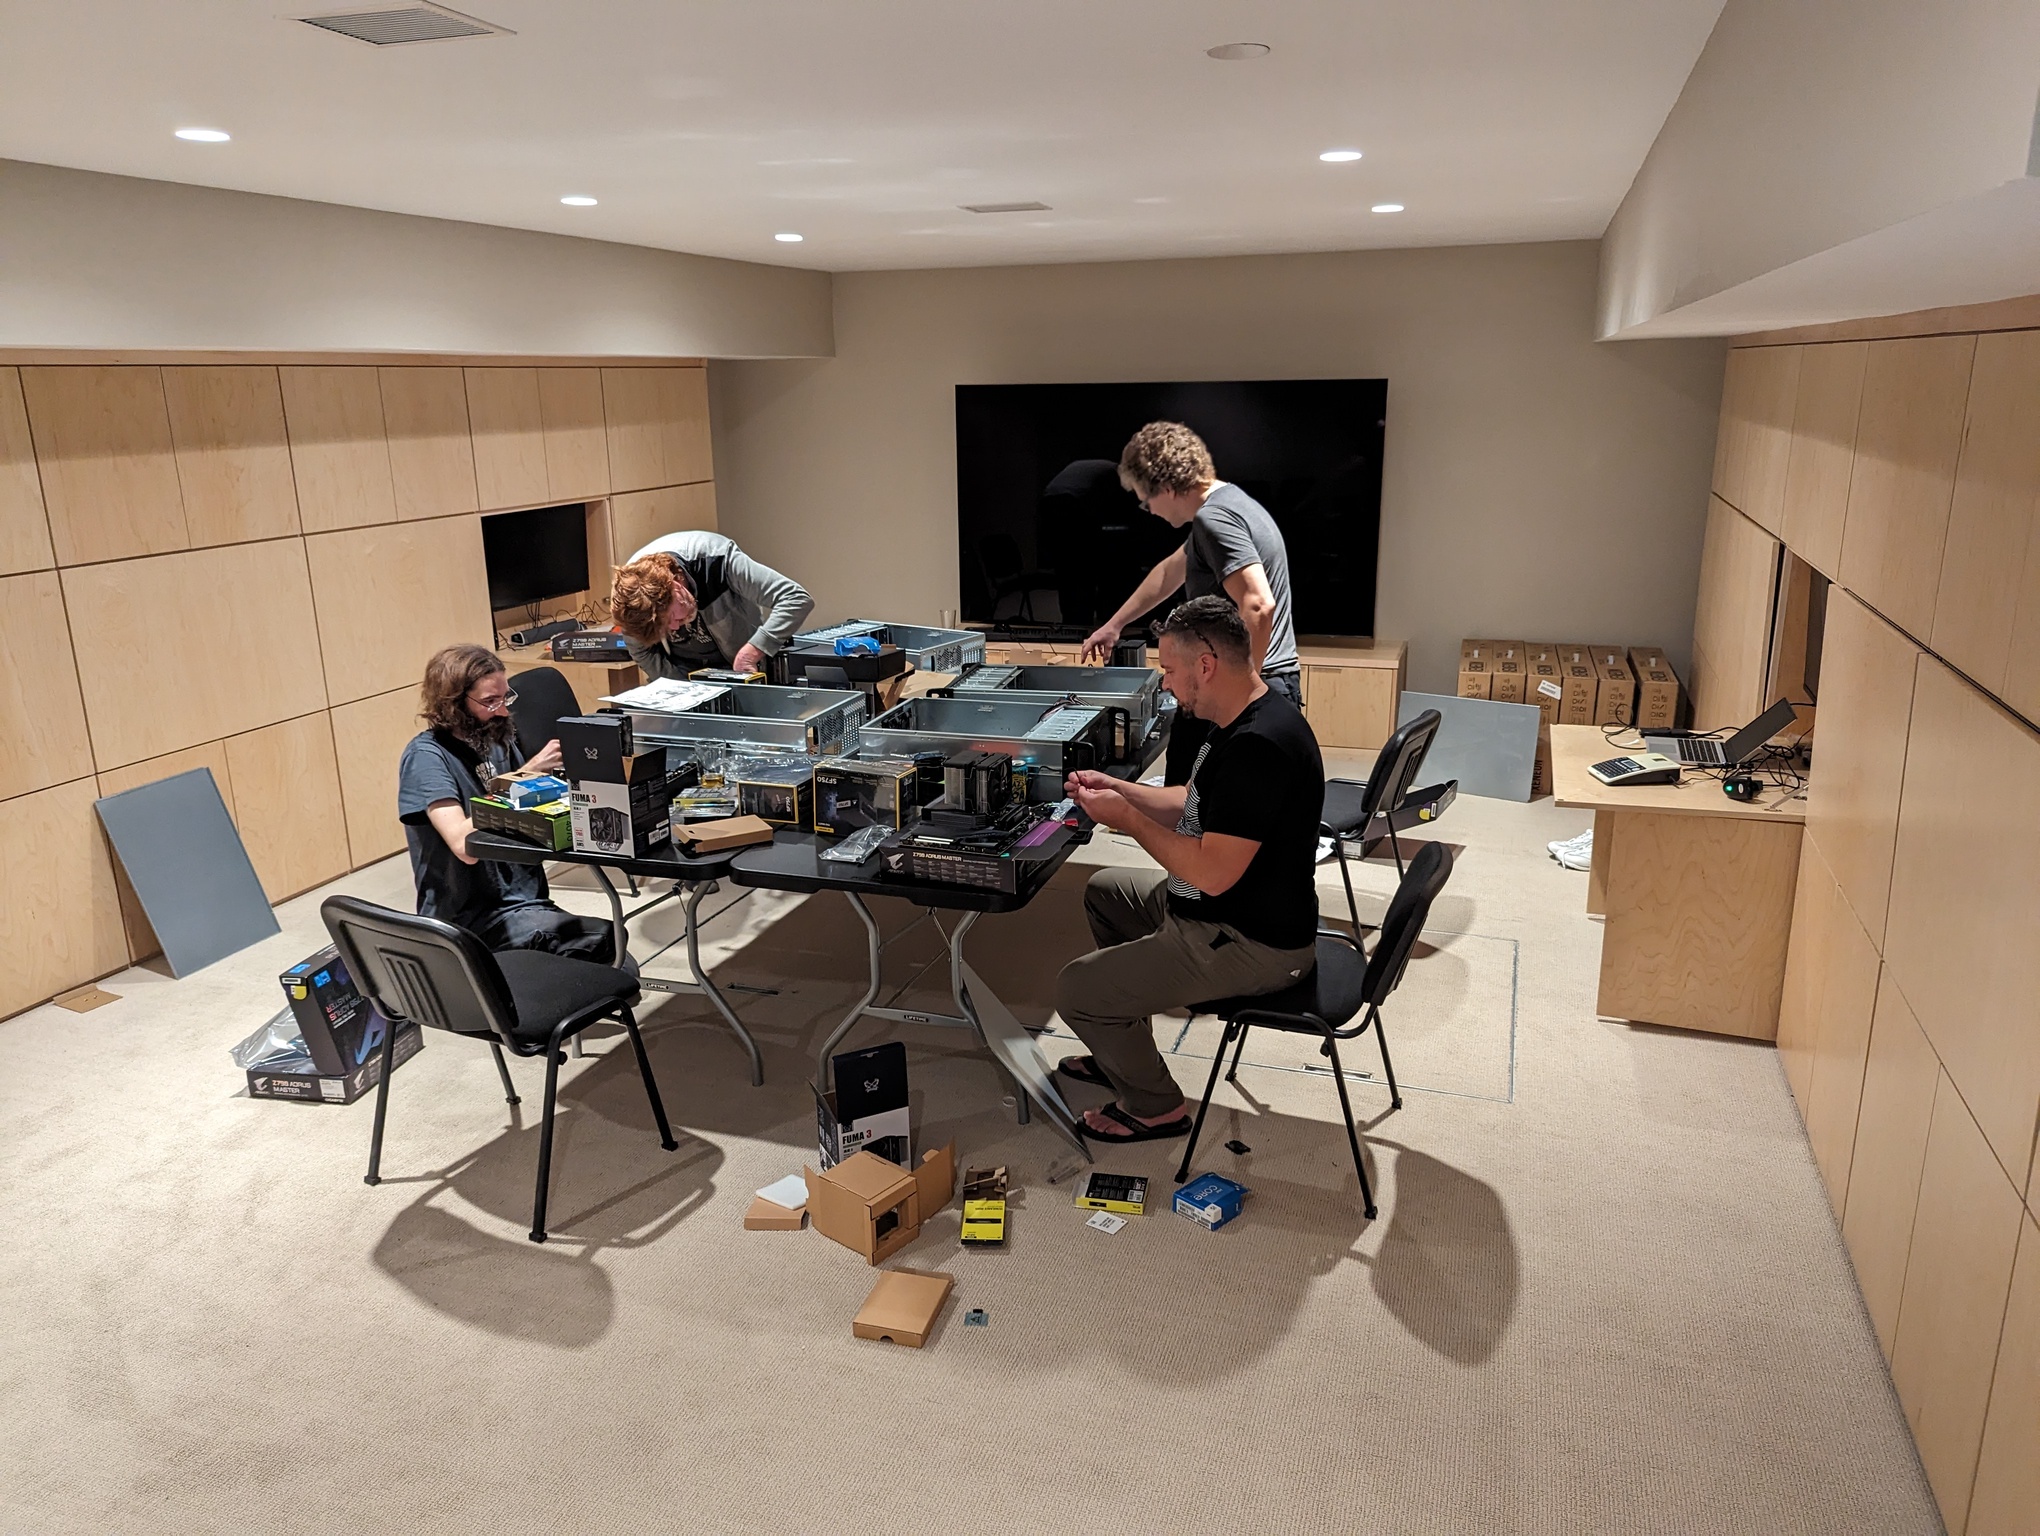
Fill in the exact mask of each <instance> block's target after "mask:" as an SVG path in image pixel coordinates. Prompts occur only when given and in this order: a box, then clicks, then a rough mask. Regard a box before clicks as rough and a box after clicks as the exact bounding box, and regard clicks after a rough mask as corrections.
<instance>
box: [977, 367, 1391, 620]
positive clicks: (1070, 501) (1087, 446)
mask: <svg viewBox="0 0 2040 1536" xmlns="http://www.w3.org/2000/svg"><path fill="white" fill-rule="evenodd" d="M1387 408H1388V381H1387V380H1386V379H1274V380H1258V381H1251V382H1240V383H1229V384H1211V383H1204V384H959V385H958V386H957V387H956V524H957V544H958V557H959V563H960V565H961V570H960V572H959V575H960V577H961V583H960V587H961V592H962V598H963V617H964V619H965V621H966V622H969V623H977V624H988V625H991V626H993V627H994V628H997V629H1001V630H1011V631H1031V630H1041V631H1044V632H1047V633H1051V634H1059V635H1071V634H1087V633H1089V632H1090V631H1091V630H1092V629H1095V628H1096V627H1097V626H1098V625H1099V624H1101V623H1103V622H1104V621H1105V620H1106V619H1109V618H1110V617H1111V616H1112V614H1113V611H1114V610H1115V609H1117V608H1118V606H1119V605H1120V604H1121V603H1122V602H1124V601H1125V600H1126V598H1127V597H1128V596H1130V595H1131V594H1132V592H1133V590H1134V588H1135V587H1137V586H1139V585H1140V581H1141V578H1142V577H1143V576H1145V575H1146V574H1147V573H1148V571H1149V570H1150V569H1151V568H1152V567H1153V566H1154V565H1155V563H1156V562H1157V561H1159V560H1161V559H1163V558H1164V557H1165V556H1167V555H1168V554H1169V553H1170V552H1172V551H1173V550H1174V549H1175V548H1176V547H1177V546H1178V545H1179V544H1181V543H1182V541H1183V538H1184V532H1183V530H1180V529H1176V528H1171V527H1170V526H1169V525H1168V524H1167V523H1165V522H1163V521H1162V520H1161V519H1160V518H1159V517H1156V516H1154V515H1153V514H1151V513H1146V512H1143V511H1141V510H1140V504H1139V503H1138V502H1137V501H1135V500H1134V498H1133V496H1132V495H1131V494H1130V493H1129V492H1127V491H1126V490H1124V489H1122V488H1121V486H1120V484H1119V476H1118V466H1119V455H1120V451H1121V450H1122V449H1124V448H1125V446H1126V442H1127V439H1128V438H1130V437H1132V436H1133V434H1134V433H1135V432H1136V431H1137V430H1139V429H1140V428H1141V427H1142V426H1144V425H1145V424H1146V423H1148V422H1150V421H1180V422H1184V423H1186V424H1187V425H1188V426H1190V427H1191V428H1192V429H1193V430H1195V431H1196V432H1197V434H1198V435H1199V436H1200V437H1202V438H1203V439H1204V441H1205V442H1206V444H1208V445H1209V446H1210V449H1211V457H1212V461H1213V463H1214V465H1215V466H1216V468H1217V471H1218V477H1219V478H1220V479H1221V480H1228V481H1231V482H1232V483H1233V484H1235V485H1237V486H1239V487H1240V488H1241V489H1242V490H1244V491H1246V493H1247V494H1248V495H1250V496H1252V497H1253V498H1254V499H1255V500H1256V501H1258V502H1260V503H1261V505H1262V506H1264V507H1266V508H1267V509H1268V511H1269V512H1270V513H1271V514H1272V515H1273V516H1274V519H1275V522H1276V525H1277V526H1278V527H1279V528H1280V529H1281V530H1282V537H1283V540H1284V542H1285V543H1286V544H1287V546H1288V550H1289V577H1290V586H1291V601H1292V607H1293V612H1294V618H1295V624H1296V632H1297V633H1298V634H1304V635H1372V634H1373V633H1374V575H1375V559H1376V555H1377V550H1378V546H1379V542H1380V531H1381V447H1382V433H1383V426H1384V423H1385V421H1386V419H1387ZM1128 634H1129V637H1132V635H1133V634H1134V631H1133V630H1132V629H1131V628H1129V631H1128Z"/></svg>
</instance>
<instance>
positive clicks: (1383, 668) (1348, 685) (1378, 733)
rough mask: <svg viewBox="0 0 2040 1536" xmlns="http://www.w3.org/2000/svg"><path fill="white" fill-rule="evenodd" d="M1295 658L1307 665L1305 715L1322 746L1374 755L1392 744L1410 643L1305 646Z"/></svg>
mask: <svg viewBox="0 0 2040 1536" xmlns="http://www.w3.org/2000/svg"><path fill="white" fill-rule="evenodd" d="M1297 659H1298V660H1299V661H1301V662H1302V663H1303V716H1304V718H1305V719H1306V720H1308V721H1309V722H1310V728H1311V730H1312V731H1313V732H1315V733H1316V735H1317V739H1318V745H1319V746H1321V747H1331V748H1334V749H1337V750H1343V751H1349V752H1372V751H1374V750H1375V749H1376V748H1377V747H1379V746H1380V745H1381V744H1382V743H1383V742H1384V741H1386V740H1388V738H1389V736H1390V734H1391V733H1392V732H1393V731H1394V730H1395V714H1396V709H1397V707H1398V706H1399V705H1400V704H1401V703H1402V691H1403V672H1404V668H1405V667H1406V666H1407V664H1408V659H1409V646H1408V644H1407V643H1405V642H1404V641H1401V640H1393V641H1389V640H1384V641H1380V642H1377V643H1376V644H1374V645H1371V646H1335V645H1305V646H1299V647H1297Z"/></svg>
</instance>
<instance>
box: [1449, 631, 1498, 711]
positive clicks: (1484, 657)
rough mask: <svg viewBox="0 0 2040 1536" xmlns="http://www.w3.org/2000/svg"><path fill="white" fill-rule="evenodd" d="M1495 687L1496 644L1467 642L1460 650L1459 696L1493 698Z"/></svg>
mask: <svg viewBox="0 0 2040 1536" xmlns="http://www.w3.org/2000/svg"><path fill="white" fill-rule="evenodd" d="M1502 643H1503V644H1507V643H1508V642H1506V641H1504V642H1502ZM1494 686H1495V645H1494V642H1492V641H1473V640H1469V641H1467V642H1465V643H1464V644H1463V645H1461V647H1460V649H1459V696H1460V697H1461V698H1462V699H1486V698H1492V697H1493V696H1494Z"/></svg>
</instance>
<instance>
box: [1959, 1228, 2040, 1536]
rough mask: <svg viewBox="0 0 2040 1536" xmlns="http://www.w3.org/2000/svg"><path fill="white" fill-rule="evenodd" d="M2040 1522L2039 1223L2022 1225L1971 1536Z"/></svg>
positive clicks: (2023, 1530)
mask: <svg viewBox="0 0 2040 1536" xmlns="http://www.w3.org/2000/svg"><path fill="white" fill-rule="evenodd" d="M2036 1515H2040V1223H2036V1222H2035V1221H2034V1220H2033V1217H2032V1215H2031V1214H2030V1213H2028V1214H2027V1216H2026V1218H2025V1220H2024V1221H2023V1222H2021V1223H2020V1228H2019V1256H2018V1259H2017V1260H2016V1261H2015V1262H2014V1264H2013V1266H2012V1290H2011V1299H2010V1301H2009V1303H2008V1304H2007V1305H2006V1308H2005V1327H2004V1334H2003V1336H2002V1337H2001V1338H2000V1339H1999V1341H1998V1355H1997V1368H1996V1370H1995V1371H1994V1372H1993V1373H1992V1376H1991V1387H1990V1412H1989V1414H1988V1415H1987V1416H1986V1418H1985V1419H1984V1425H1983V1448H1982V1452H1981V1454H1980V1455H1979V1457H1978V1459H1977V1466H1976V1489H1975V1492H1974V1494H1973V1495H1972V1496H1971V1498H1970V1502H1969V1525H1968V1529H1967V1531H1966V1532H1965V1536H2029V1533H2030V1532H2031V1531H2032V1530H2033V1528H2034V1525H2035V1523H2036V1519H2035V1517H2036Z"/></svg>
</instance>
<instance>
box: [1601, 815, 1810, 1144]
mask: <svg viewBox="0 0 2040 1536" xmlns="http://www.w3.org/2000/svg"><path fill="white" fill-rule="evenodd" d="M1595 819H1596V821H1597V822H1598V821H1599V820H1601V818H1600V817H1599V816H1597V817H1596V818H1595ZM1608 819H1610V820H1612V819H1613V818H1612V817H1610V818H1608ZM1596 831H1597V832H1598V831H1599V827H1598V826H1597V827H1596ZM1597 841H1598V839H1597ZM1603 852H1606V850H1605V849H1604V850H1603ZM1841 896H1842V892H1841V887H1839V886H1838V885H1836V884H1835V877H1834V875H1833V874H1832V873H1831V872H1830V871H1829V869H1828V867H1827V862H1826V860H1824V859H1822V858H1821V856H1820V850H1819V849H1817V848H1816V847H1814V845H1813V840H1812V839H1811V838H1806V839H1803V840H1802V841H1801V843H1800V848H1799V883H1798V885H1797V886H1796V888H1795V889H1794V890H1793V892H1792V937H1791V939H1790V941H1789V942H1788V943H1787V945H1786V949H1785V988H1784V991H1783V992H1782V993H1780V994H1779V998H1778V1040H1777V1045H1778V1065H1779V1066H1780V1067H1782V1068H1784V1071H1785V1082H1786V1085H1787V1086H1788V1087H1789V1088H1791V1090H1792V1101H1793V1102H1794V1103H1795V1104H1797V1105H1798V1106H1799V1118H1800V1119H1801V1120H1802V1121H1804V1120H1805V1119H1806V1118H1807V1116H1808V1114H1809V1113H1810V1112H1811V1111H1810V1107H1809V1106H1810V1105H1811V1104H1812V1101H1813V1053H1814V1050H1815V1048H1816V1047H1817V1046H1818V1045H1819V1043H1820V1004H1821V990H1822V987H1823V986H1824V985H1825V983H1826V980H1827V971H1826V965H1827V951H1828V942H1827V936H1828V933H1829V931H1830V929H1831V928H1832V927H1833V924H1834V907H1835V904H1836V903H1837V902H1838V901H1840V900H1841ZM1600 907H1601V911H1602V913H1603V914H1604V915H1605V913H1606V910H1607V898H1606V893H1605V892H1604V893H1603V896H1602V900H1601V902H1600ZM1587 910H1588V911H1590V912H1591V911H1593V910H1594V907H1593V906H1592V905H1589V907H1588V909H1587Z"/></svg>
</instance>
